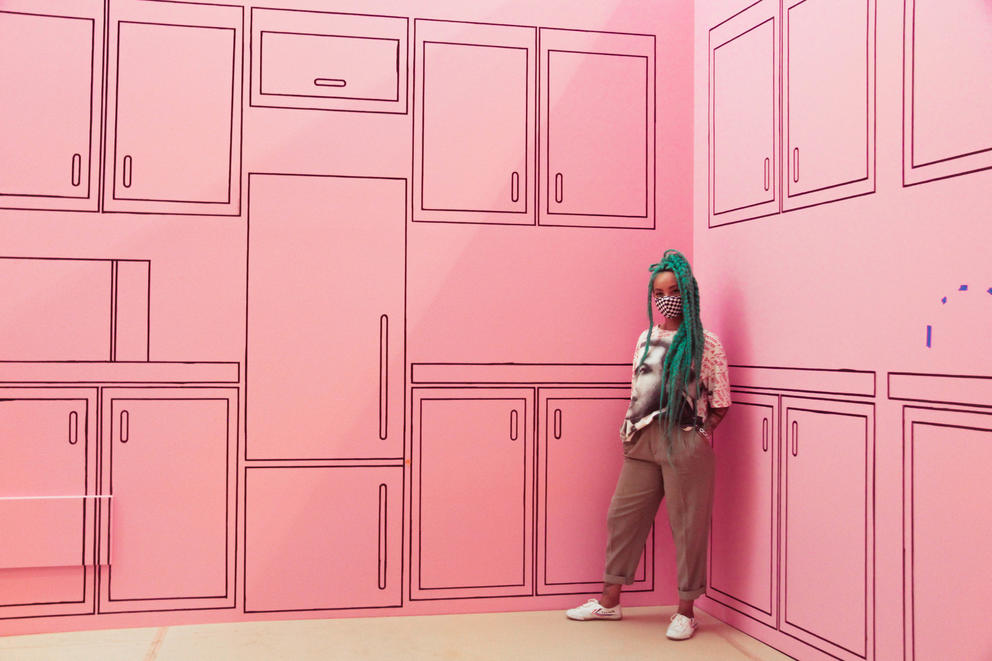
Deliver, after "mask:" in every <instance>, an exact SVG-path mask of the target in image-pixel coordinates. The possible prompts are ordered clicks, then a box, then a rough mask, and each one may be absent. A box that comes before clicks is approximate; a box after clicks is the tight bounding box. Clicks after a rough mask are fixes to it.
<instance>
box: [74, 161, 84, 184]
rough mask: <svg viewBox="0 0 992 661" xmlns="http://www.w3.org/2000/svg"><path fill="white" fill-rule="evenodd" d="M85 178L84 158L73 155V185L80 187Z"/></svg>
mask: <svg viewBox="0 0 992 661" xmlns="http://www.w3.org/2000/svg"><path fill="white" fill-rule="evenodd" d="M82 178H83V157H82V156H81V155H80V154H73V155H72V185H73V186H78V185H79V184H80V183H81V182H82Z"/></svg>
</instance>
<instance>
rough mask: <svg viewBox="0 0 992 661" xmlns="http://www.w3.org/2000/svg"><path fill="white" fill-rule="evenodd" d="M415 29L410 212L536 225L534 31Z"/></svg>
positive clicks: (427, 217)
mask: <svg viewBox="0 0 992 661" xmlns="http://www.w3.org/2000/svg"><path fill="white" fill-rule="evenodd" d="M413 32H414V44H415V56H414V57H415V62H416V65H415V66H414V116H415V120H414V130H413V136H414V137H413V144H414V159H413V162H414V165H413V171H414V186H413V190H414V205H413V219H414V220H415V221H432V222H452V223H464V222H468V223H495V224H510V225H533V224H534V186H533V185H532V183H533V167H534V146H535V132H534V131H535V126H534V125H535V119H536V118H535V112H534V108H535V101H534V99H535V87H536V85H535V71H536V64H535V62H536V50H537V30H536V28H528V27H516V26H506V25H486V24H474V23H473V24H468V23H456V22H450V21H427V20H419V19H418V20H416V21H414V28H413Z"/></svg>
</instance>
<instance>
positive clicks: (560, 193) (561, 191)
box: [555, 172, 565, 204]
mask: <svg viewBox="0 0 992 661" xmlns="http://www.w3.org/2000/svg"><path fill="white" fill-rule="evenodd" d="M564 199H565V178H564V177H563V176H562V175H561V172H559V173H557V174H556V175H555V202H557V203H558V204H561V201H562V200H564Z"/></svg>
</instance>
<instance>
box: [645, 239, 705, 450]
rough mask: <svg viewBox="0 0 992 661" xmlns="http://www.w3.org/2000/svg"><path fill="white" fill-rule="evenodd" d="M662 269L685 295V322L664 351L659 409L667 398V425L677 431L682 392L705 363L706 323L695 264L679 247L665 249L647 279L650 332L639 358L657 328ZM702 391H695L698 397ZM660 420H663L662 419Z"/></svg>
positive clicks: (646, 353) (669, 430)
mask: <svg viewBox="0 0 992 661" xmlns="http://www.w3.org/2000/svg"><path fill="white" fill-rule="evenodd" d="M662 271H671V272H672V274H673V275H675V280H676V282H677V283H678V286H679V293H680V294H681V296H682V323H681V325H680V326H679V330H678V332H676V333H675V337H674V338H673V339H672V344H671V346H669V348H668V351H667V352H665V361H664V363H663V364H662V369H661V372H662V376H663V387H662V391H661V401H659V403H658V406H659V410H662V406H663V405H664V403H665V401H666V400H667V402H668V407H667V408H666V409H664V412H663V415H664V417H665V428H666V430H667V431H668V432H669V433H670V432H672V431H674V429H675V426H676V425H677V424H678V420H679V414H680V412H681V408H682V406H681V404H682V393H683V392H684V391H685V389H686V388H687V387H688V384H689V383H690V382H691V381H692V374H693V371H694V370H695V373H696V374H697V375H698V374H699V373H700V368H701V366H702V358H703V343H704V342H705V339H706V338H705V335H704V334H703V324H702V321H701V320H700V318H699V285H698V284H697V283H696V278H695V276H693V274H692V268H691V267H690V266H689V262H688V260H686V258H685V256H684V255H683V254H682V253H680V252H679V251H678V250H666V251H665V254H664V255H663V256H662V259H661V261H660V262H658V263H657V264H652V265H651V279H650V280H649V281H648V336H647V341H646V342H645V345H644V354H643V355H642V356H641V360H640V362H641V363H643V362H644V360H645V359H646V358H647V355H648V349H649V348H650V346H651V332H652V329H653V328H654V310H653V307H654V306H653V305H652V300H651V298H652V295H653V285H654V278H655V276H657V275H658V274H659V273H661V272H662ZM698 395H699V393H698V392H696V393H693V394H692V396H693V398H694V399H695V398H696V397H698ZM659 422H660V421H659Z"/></svg>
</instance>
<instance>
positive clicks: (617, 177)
mask: <svg viewBox="0 0 992 661" xmlns="http://www.w3.org/2000/svg"><path fill="white" fill-rule="evenodd" d="M539 45H540V57H541V65H540V71H541V75H540V80H541V86H540V106H541V124H540V126H541V128H540V132H541V149H540V150H539V152H540V167H539V168H538V171H539V173H540V175H539V179H540V191H541V196H542V203H541V206H540V216H539V224H541V225H557V226H578V227H632V228H647V229H650V228H654V225H655V222H654V202H655V195H654V191H655V166H654V162H655V158H654V154H655V139H654V137H655V136H654V129H655V122H654V119H655V92H654V90H655V84H654V81H655V38H654V36H653V35H637V34H621V33H612V32H591V31H582V30H558V29H550V28H541V30H540V35H539Z"/></svg>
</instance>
